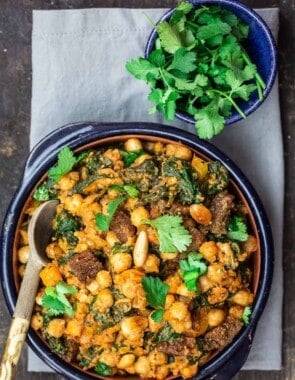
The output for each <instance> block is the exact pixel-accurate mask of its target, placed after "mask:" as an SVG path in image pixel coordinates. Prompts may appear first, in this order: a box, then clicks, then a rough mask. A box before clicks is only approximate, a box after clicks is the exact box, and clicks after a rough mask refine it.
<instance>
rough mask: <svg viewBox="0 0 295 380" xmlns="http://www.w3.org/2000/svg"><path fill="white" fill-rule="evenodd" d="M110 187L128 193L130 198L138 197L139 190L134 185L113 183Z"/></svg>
mask: <svg viewBox="0 0 295 380" xmlns="http://www.w3.org/2000/svg"><path fill="white" fill-rule="evenodd" d="M110 189H114V190H117V191H120V192H122V193H126V194H127V195H128V196H129V197H130V198H136V197H137V195H138V194H139V190H138V189H137V188H136V186H134V185H112V186H110Z"/></svg>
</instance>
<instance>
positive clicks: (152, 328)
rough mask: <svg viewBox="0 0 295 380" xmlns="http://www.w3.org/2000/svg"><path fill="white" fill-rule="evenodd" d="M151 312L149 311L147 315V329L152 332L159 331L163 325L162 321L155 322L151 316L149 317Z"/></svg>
mask: <svg viewBox="0 0 295 380" xmlns="http://www.w3.org/2000/svg"><path fill="white" fill-rule="evenodd" d="M152 314H153V313H150V315H149V330H150V331H151V332H153V333H155V332H157V331H159V330H160V329H161V328H162V327H163V325H164V322H163V321H162V322H155V321H154V320H153V318H152V317H151V316H152Z"/></svg>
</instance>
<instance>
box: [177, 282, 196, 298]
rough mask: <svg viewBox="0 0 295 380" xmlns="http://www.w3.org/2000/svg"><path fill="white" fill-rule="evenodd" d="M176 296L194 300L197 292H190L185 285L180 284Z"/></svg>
mask: <svg viewBox="0 0 295 380" xmlns="http://www.w3.org/2000/svg"><path fill="white" fill-rule="evenodd" d="M176 294H179V295H180V296H183V297H188V298H193V297H195V296H196V293H195V292H192V291H189V290H188V288H187V287H186V285H185V284H184V283H182V284H180V285H179V287H178V288H177V290H176Z"/></svg>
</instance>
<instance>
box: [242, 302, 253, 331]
mask: <svg viewBox="0 0 295 380" xmlns="http://www.w3.org/2000/svg"><path fill="white" fill-rule="evenodd" d="M251 315H252V308H251V306H246V307H245V309H244V312H243V315H242V320H243V322H244V324H245V325H246V326H248V325H249V323H250V318H251Z"/></svg>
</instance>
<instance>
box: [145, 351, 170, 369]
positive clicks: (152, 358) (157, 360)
mask: <svg viewBox="0 0 295 380" xmlns="http://www.w3.org/2000/svg"><path fill="white" fill-rule="evenodd" d="M148 359H149V362H150V363H151V365H152V366H156V365H163V364H166V363H167V355H166V354H165V353H164V352H160V351H156V350H154V351H151V352H150V353H149V355H148Z"/></svg>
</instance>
